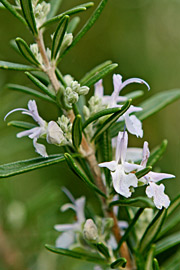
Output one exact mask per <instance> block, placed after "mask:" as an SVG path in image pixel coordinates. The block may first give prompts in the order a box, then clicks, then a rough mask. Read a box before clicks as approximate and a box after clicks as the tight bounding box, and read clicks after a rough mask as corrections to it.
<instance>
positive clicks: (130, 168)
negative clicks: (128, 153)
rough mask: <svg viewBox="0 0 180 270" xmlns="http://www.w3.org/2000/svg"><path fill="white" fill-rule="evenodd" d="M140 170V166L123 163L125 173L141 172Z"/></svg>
mask: <svg viewBox="0 0 180 270" xmlns="http://www.w3.org/2000/svg"><path fill="white" fill-rule="evenodd" d="M142 169H143V167H142V166H141V165H138V164H133V163H128V162H124V170H125V172H126V173H130V172H132V171H136V170H142Z"/></svg>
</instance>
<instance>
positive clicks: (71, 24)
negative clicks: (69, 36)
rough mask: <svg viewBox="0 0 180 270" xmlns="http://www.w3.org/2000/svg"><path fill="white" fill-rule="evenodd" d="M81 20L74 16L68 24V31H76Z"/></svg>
mask: <svg viewBox="0 0 180 270" xmlns="http://www.w3.org/2000/svg"><path fill="white" fill-rule="evenodd" d="M79 22H80V18H79V17H78V16H76V17H74V18H73V19H72V20H71V21H70V22H69V24H68V28H67V33H74V31H75V29H76V27H77V26H78V24H79Z"/></svg>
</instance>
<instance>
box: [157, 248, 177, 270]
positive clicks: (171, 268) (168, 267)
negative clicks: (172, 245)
mask: <svg viewBox="0 0 180 270" xmlns="http://www.w3.org/2000/svg"><path fill="white" fill-rule="evenodd" d="M179 256H180V251H179V250H178V251H177V252H176V253H175V254H174V255H173V256H170V258H167V261H165V263H163V264H162V268H161V270H179V269H180V260H179ZM168 257H169V256H168ZM158 270H159V269H158Z"/></svg>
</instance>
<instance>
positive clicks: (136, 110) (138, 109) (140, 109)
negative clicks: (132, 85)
mask: <svg viewBox="0 0 180 270" xmlns="http://www.w3.org/2000/svg"><path fill="white" fill-rule="evenodd" d="M142 110H143V109H142V108H141V107H136V106H133V105H131V106H130V107H129V109H128V110H127V111H126V112H125V114H131V113H133V112H141V111H142Z"/></svg>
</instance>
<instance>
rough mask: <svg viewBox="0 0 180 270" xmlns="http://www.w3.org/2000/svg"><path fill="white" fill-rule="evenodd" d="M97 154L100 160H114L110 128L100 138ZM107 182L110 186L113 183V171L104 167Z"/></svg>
mask: <svg viewBox="0 0 180 270" xmlns="http://www.w3.org/2000/svg"><path fill="white" fill-rule="evenodd" d="M97 156H98V160H99V161H100V162H108V161H111V160H112V145H111V138H110V134H109V130H106V131H105V132H103V134H102V135H101V136H100V138H99V140H98V148H97ZM102 170H103V172H104V175H105V179H106V184H107V186H108V187H110V186H111V184H112V178H111V173H110V171H109V170H108V169H107V168H102Z"/></svg>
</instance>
